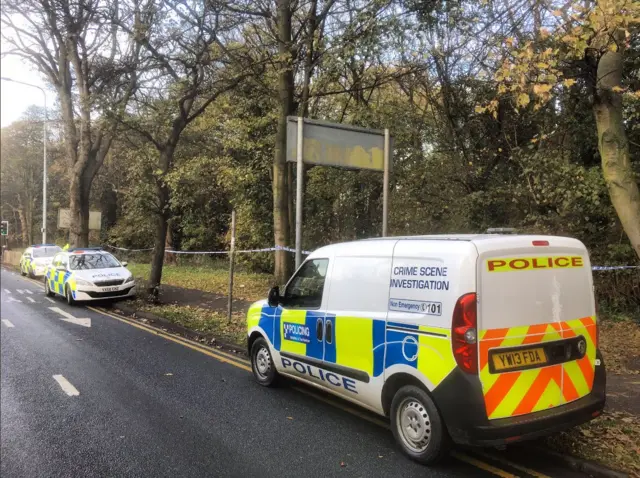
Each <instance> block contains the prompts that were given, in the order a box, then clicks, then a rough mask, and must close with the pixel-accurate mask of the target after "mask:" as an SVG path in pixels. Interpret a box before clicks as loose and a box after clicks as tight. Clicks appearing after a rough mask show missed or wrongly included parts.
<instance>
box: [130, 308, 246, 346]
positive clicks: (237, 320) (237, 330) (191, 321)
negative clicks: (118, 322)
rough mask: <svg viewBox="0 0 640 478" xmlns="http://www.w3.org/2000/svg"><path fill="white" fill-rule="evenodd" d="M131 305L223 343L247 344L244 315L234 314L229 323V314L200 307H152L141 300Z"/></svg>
mask: <svg viewBox="0 0 640 478" xmlns="http://www.w3.org/2000/svg"><path fill="white" fill-rule="evenodd" d="M130 305H132V306H133V307H135V308H136V309H137V310H141V311H145V312H150V313H152V314H154V315H157V316H159V317H162V318H163V319H166V320H168V321H169V322H172V323H174V324H178V325H182V326H183V327H186V328H188V329H191V330H194V331H196V332H200V333H203V334H210V335H213V336H214V337H216V338H217V339H219V340H221V341H222V342H230V343H233V344H238V345H243V346H245V345H246V344H247V323H246V317H245V315H244V314H241V313H237V314H233V315H232V316H231V322H229V321H228V320H227V314H225V313H222V312H218V311H214V310H209V309H203V308H200V307H190V306H180V305H150V304H147V303H146V302H144V301H141V300H137V301H136V302H135V303H131V304H130Z"/></svg>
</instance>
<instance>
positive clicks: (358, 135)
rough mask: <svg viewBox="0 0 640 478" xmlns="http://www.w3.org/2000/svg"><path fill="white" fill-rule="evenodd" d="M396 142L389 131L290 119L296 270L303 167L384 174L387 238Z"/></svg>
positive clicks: (383, 232)
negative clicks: (293, 180)
mask: <svg viewBox="0 0 640 478" xmlns="http://www.w3.org/2000/svg"><path fill="white" fill-rule="evenodd" d="M391 151H393V138H392V137H391V136H390V134H389V130H388V129H385V130H384V131H381V130H374V129H368V128H360V127H358V126H351V125H346V124H340V123H329V122H326V121H318V120H310V119H307V118H304V119H303V118H300V117H295V116H289V117H288V118H287V161H289V162H296V163H297V174H296V178H297V183H298V184H297V187H296V268H297V267H299V266H300V263H301V262H302V199H303V198H302V192H303V184H302V183H303V163H307V164H318V165H322V166H336V167H340V168H347V169H371V170H374V171H383V172H384V180H383V181H384V182H383V184H384V190H383V203H382V214H383V217H382V236H383V237H384V236H386V235H387V225H388V221H387V216H388V214H389V172H390V170H391V164H392V161H391Z"/></svg>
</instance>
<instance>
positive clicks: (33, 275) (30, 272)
mask: <svg viewBox="0 0 640 478" xmlns="http://www.w3.org/2000/svg"><path fill="white" fill-rule="evenodd" d="M29 277H31V278H32V279H35V278H36V275H35V274H34V273H33V269H32V268H31V267H29Z"/></svg>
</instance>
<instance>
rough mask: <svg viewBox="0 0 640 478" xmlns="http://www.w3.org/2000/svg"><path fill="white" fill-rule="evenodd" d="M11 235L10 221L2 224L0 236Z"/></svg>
mask: <svg viewBox="0 0 640 478" xmlns="http://www.w3.org/2000/svg"><path fill="white" fill-rule="evenodd" d="M8 234H9V221H2V222H0V235H2V236H7V235H8Z"/></svg>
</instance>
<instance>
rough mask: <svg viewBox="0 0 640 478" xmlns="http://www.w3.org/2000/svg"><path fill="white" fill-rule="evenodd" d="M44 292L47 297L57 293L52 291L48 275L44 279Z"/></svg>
mask: <svg viewBox="0 0 640 478" xmlns="http://www.w3.org/2000/svg"><path fill="white" fill-rule="evenodd" d="M44 293H45V295H46V296H47V297H53V296H54V295H55V294H54V293H53V292H51V289H50V288H49V281H48V280H47V278H46V277H45V279H44Z"/></svg>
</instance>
